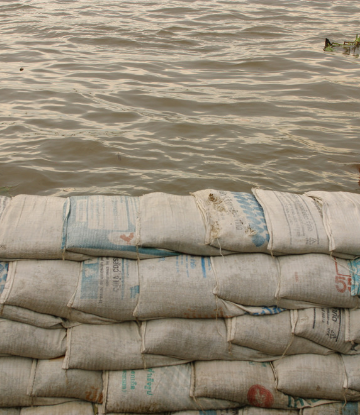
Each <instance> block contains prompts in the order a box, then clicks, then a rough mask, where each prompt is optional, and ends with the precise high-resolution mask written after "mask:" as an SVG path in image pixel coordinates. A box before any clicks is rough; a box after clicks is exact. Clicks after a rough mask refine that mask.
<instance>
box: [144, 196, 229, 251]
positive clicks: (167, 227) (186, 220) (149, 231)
mask: <svg viewBox="0 0 360 415" xmlns="http://www.w3.org/2000/svg"><path fill="white" fill-rule="evenodd" d="M138 225H139V226H138V235H137V243H138V245H140V246H142V247H154V248H165V249H169V250H172V251H177V252H182V253H185V254H190V255H205V256H210V255H220V250H219V249H217V248H214V247H212V246H210V245H206V244H205V225H204V221H203V219H202V216H201V213H200V211H199V209H198V208H197V206H196V202H195V198H194V197H193V196H178V195H169V194H166V193H150V194H147V195H144V196H142V197H141V198H140V210H139V219H138ZM221 253H222V254H223V255H225V254H227V253H228V252H226V251H224V252H221Z"/></svg>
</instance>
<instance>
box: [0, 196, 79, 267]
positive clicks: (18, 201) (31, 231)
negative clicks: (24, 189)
mask: <svg viewBox="0 0 360 415" xmlns="http://www.w3.org/2000/svg"><path fill="white" fill-rule="evenodd" d="M67 209H68V199H65V198H61V197H53V196H33V195H18V196H15V197H14V198H12V199H11V202H10V203H9V204H8V205H7V207H6V208H5V211H4V212H3V214H2V215H1V218H0V258H2V259H62V258H63V256H65V258H66V259H72V260H80V261H81V260H83V259H84V258H86V256H84V255H78V254H71V253H69V254H64V253H63V250H62V238H63V225H64V218H65V215H66V211H67Z"/></svg>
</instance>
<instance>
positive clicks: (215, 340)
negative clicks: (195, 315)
mask: <svg viewBox="0 0 360 415" xmlns="http://www.w3.org/2000/svg"><path fill="white" fill-rule="evenodd" d="M244 317H245V316H244ZM259 318H261V317H259ZM142 339H143V340H142V341H143V347H142V352H143V353H153V354H158V355H164V356H172V357H176V358H178V359H185V360H257V361H269V360H270V359H274V357H273V356H269V355H266V354H264V353H260V352H258V351H256V350H252V349H248V348H247V347H241V346H237V345H231V344H229V343H228V342H227V338H226V326H225V322H224V320H223V319H217V320H215V319H178V318H171V319H162V320H151V321H147V322H145V323H143V324H142ZM144 356H147V355H146V354H145V355H144Z"/></svg>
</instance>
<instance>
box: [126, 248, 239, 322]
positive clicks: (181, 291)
mask: <svg viewBox="0 0 360 415" xmlns="http://www.w3.org/2000/svg"><path fill="white" fill-rule="evenodd" d="M139 276H140V287H141V289H140V295H139V301H138V304H137V306H136V308H135V311H134V316H135V317H137V318H138V319H140V320H147V319H154V318H170V317H173V318H176V317H178V318H216V317H233V316H235V315H242V314H244V313H245V311H243V310H242V309H241V308H240V307H238V306H236V305H235V304H233V303H230V302H226V301H223V300H221V299H217V298H216V296H215V295H214V294H213V290H214V287H215V284H216V281H215V275H214V273H213V271H212V266H211V261H210V257H195V256H190V255H180V256H177V257H173V258H160V259H149V260H146V261H140V263H139Z"/></svg>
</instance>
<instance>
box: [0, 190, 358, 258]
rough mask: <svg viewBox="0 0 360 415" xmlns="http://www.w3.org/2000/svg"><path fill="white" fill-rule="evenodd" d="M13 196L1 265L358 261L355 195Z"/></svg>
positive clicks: (1, 224)
mask: <svg viewBox="0 0 360 415" xmlns="http://www.w3.org/2000/svg"><path fill="white" fill-rule="evenodd" d="M253 193H254V195H252V194H248V193H241V192H239V193H236V192H227V191H216V190H212V189H207V190H201V191H198V192H195V193H193V194H192V195H191V196H177V195H169V194H165V193H150V194H148V195H144V196H142V197H140V198H138V197H130V196H73V197H70V198H60V197H51V196H31V195H18V196H15V197H14V198H13V199H10V198H7V197H4V196H2V197H1V198H0V214H1V218H0V258H3V259H25V258H27V259H61V258H63V257H65V258H67V259H73V260H81V259H84V255H85V256H86V255H90V256H114V257H126V258H152V257H166V256H171V255H176V254H177V252H181V253H187V254H191V255H205V256H214V255H221V254H228V253H231V252H242V253H243V252H266V253H273V254H303V253H329V252H332V253H333V255H338V256H344V255H345V257H346V256H347V255H350V256H351V255H355V256H357V255H360V236H359V235H360V224H359V217H360V195H358V194H353V193H346V192H333V193H331V192H309V193H307V194H305V195H298V194H293V193H284V192H275V191H270V190H260V189H254V190H253Z"/></svg>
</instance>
